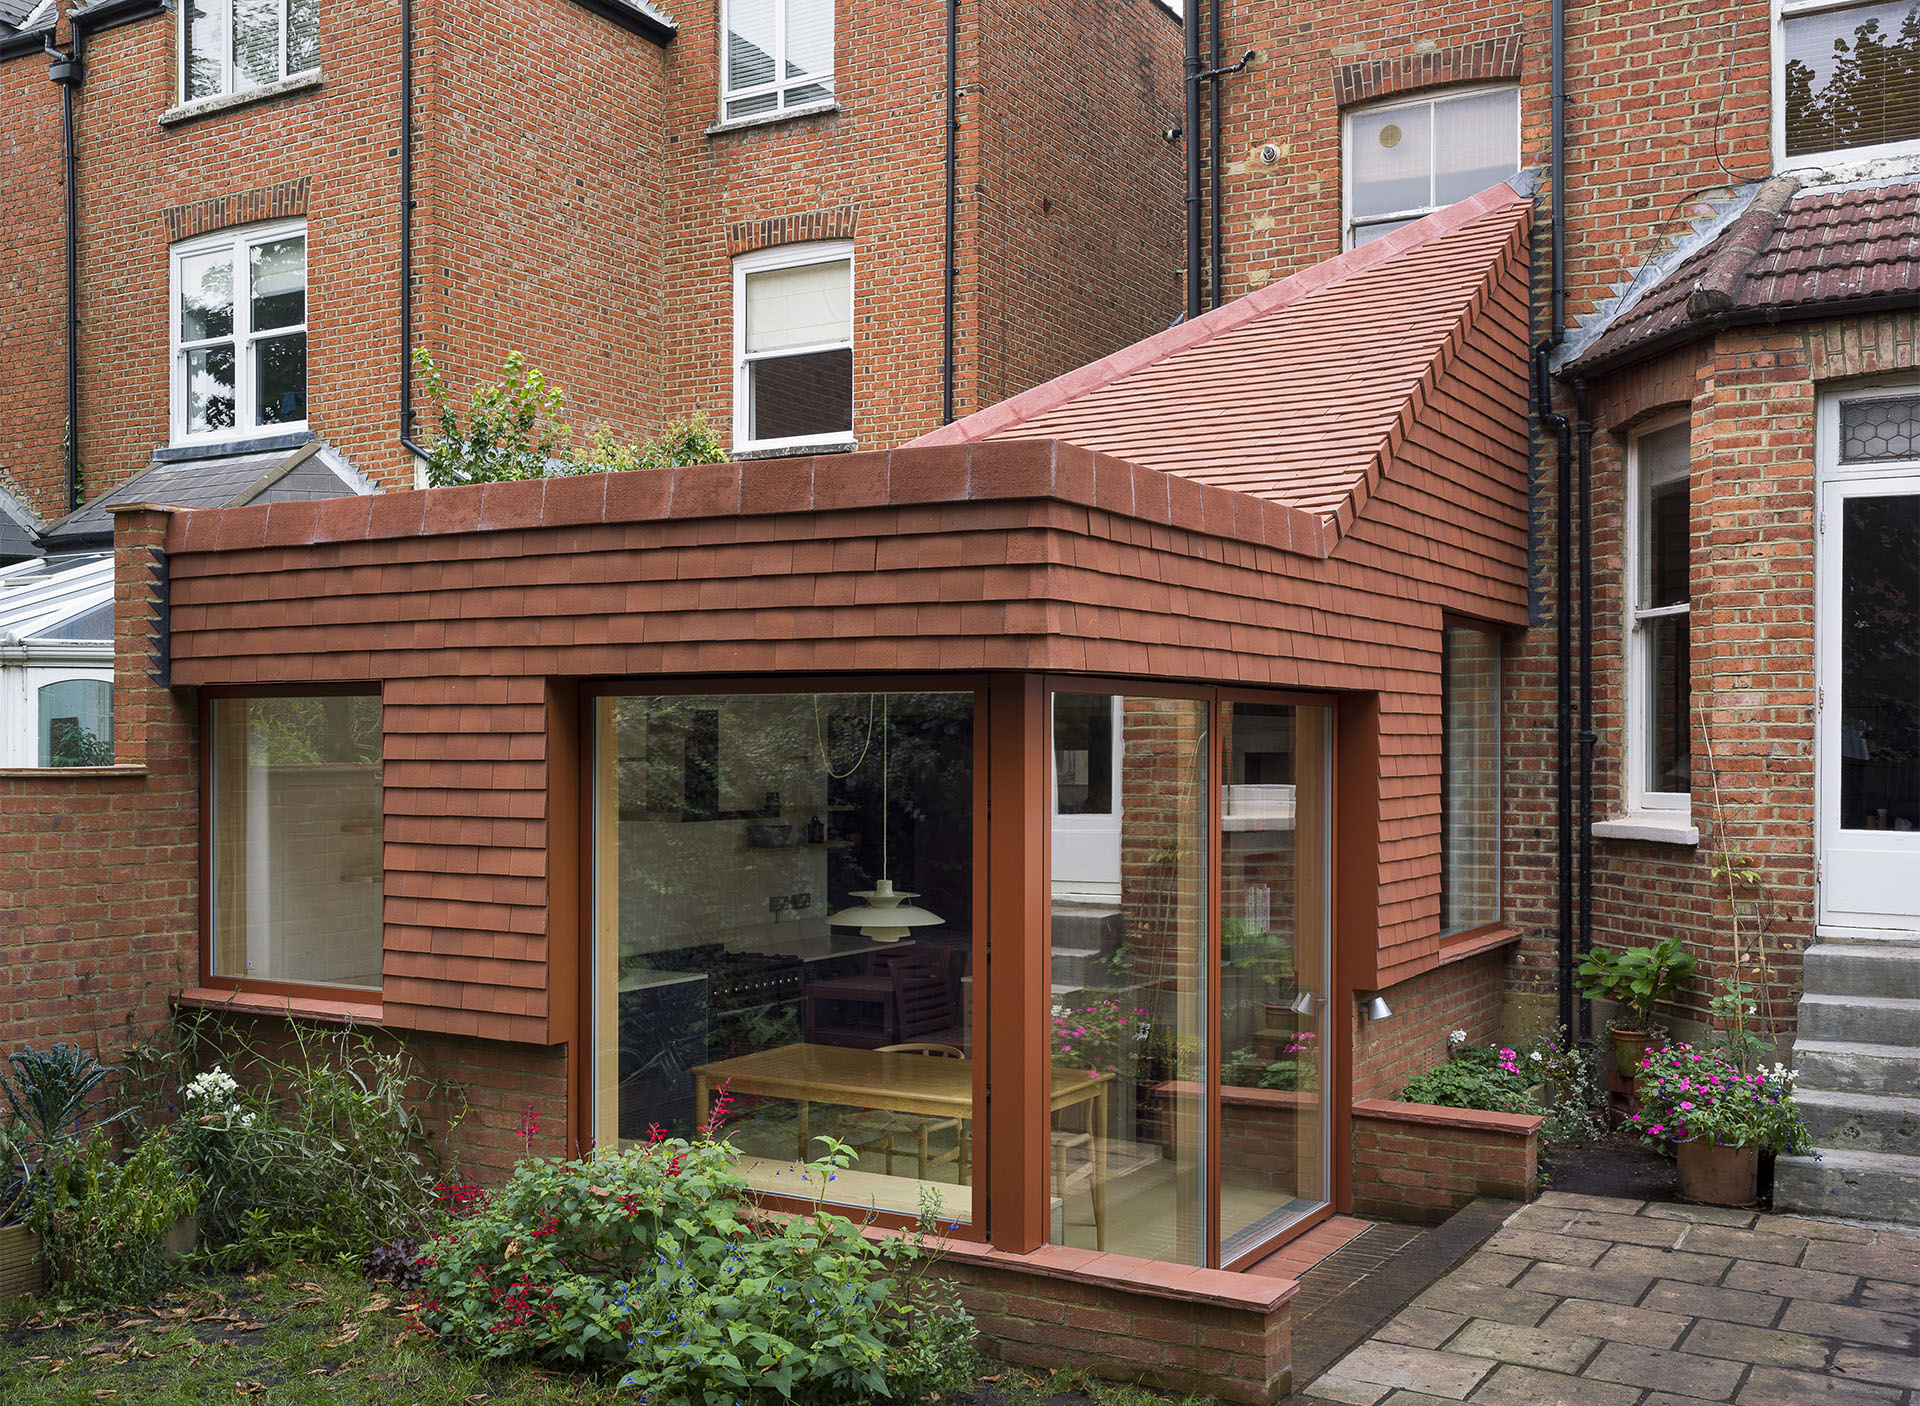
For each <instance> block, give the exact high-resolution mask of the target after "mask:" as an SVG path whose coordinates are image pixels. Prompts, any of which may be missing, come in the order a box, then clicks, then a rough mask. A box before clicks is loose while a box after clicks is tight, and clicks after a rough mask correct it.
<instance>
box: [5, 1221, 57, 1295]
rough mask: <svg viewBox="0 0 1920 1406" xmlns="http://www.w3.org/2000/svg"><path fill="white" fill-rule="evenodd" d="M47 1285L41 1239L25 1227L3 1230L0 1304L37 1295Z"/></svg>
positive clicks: (15, 1226) (9, 1227)
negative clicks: (41, 1262) (42, 1260)
mask: <svg viewBox="0 0 1920 1406" xmlns="http://www.w3.org/2000/svg"><path fill="white" fill-rule="evenodd" d="M45 1286H46V1275H45V1272H44V1271H43V1269H42V1268H41V1264H40V1237H39V1236H38V1235H35V1234H34V1233H33V1232H32V1231H31V1230H29V1229H27V1228H26V1227H25V1226H24V1225H9V1226H5V1227H0V1302H4V1301H6V1300H8V1299H16V1298H18V1297H20V1295H22V1294H37V1293H39V1292H40V1290H41V1289H42V1288H44V1287H45Z"/></svg>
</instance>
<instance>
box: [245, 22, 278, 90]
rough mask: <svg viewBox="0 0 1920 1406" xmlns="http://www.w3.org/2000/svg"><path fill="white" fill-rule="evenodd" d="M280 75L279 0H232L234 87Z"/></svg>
mask: <svg viewBox="0 0 1920 1406" xmlns="http://www.w3.org/2000/svg"><path fill="white" fill-rule="evenodd" d="M279 79H280V0H233V90H234V91H235V92H236V93H241V92H245V91H246V90H247V89H249V88H261V87H265V86H266V85H267V84H269V83H275V82H278V81H279Z"/></svg>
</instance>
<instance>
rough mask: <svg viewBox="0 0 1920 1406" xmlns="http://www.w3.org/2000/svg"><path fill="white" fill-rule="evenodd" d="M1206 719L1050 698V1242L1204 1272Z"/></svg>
mask: <svg viewBox="0 0 1920 1406" xmlns="http://www.w3.org/2000/svg"><path fill="white" fill-rule="evenodd" d="M1208 722H1209V705H1208V704H1207V703H1206V702H1205V701H1204V700H1201V699H1190V698H1149V697H1113V696H1110V695H1108V694H1104V693H1101V694H1093V693H1084V694H1082V693H1064V692H1063V693H1055V694H1054V695H1053V696H1052V724H1051V725H1052V727H1053V730H1054V744H1053V759H1054V765H1053V776H1052V778H1051V786H1052V789H1053V793H1054V794H1053V798H1052V802H1051V807H1050V808H1051V811H1052V814H1053V815H1054V817H1055V828H1054V833H1053V836H1052V853H1053V874H1052V880H1051V881H1052V884H1053V902H1052V905H1051V907H1052V932H1051V939H1052V980H1053V1017H1052V1019H1053V1031H1052V1081H1053V1082H1052V1118H1051V1126H1050V1130H1049V1131H1050V1144H1049V1148H1048V1154H1049V1157H1048V1160H1049V1167H1050V1181H1051V1212H1052V1234H1051V1236H1050V1238H1051V1239H1052V1241H1053V1242H1054V1243H1055V1244H1065V1245H1075V1246H1081V1247H1084V1248H1088V1249H1099V1250H1109V1251H1116V1252H1118V1253H1122V1254H1130V1255H1139V1256H1143V1257H1145V1258H1150V1259H1157V1260H1166V1261H1170V1262H1173V1263H1179V1264H1194V1265H1197V1264H1202V1263H1204V1262H1205V1257H1206V1254H1207V1247H1208V1243H1209V1226H1208V1219H1207V1218H1208V1215H1209V1207H1208V1201H1209V1198H1208V1195H1207V1189H1206V1188H1207V1167H1208V1161H1207V1159H1208V1131H1207V1126H1206V1109H1207V1098H1206V1089H1207V1074H1206V1070H1207V1067H1208V1060H1209V1049H1208V1039H1207V1031H1208V1025H1209V1016H1210V1010H1211V1002H1212V999H1213V997H1212V989H1211V981H1210V978H1209V967H1208V961H1207V953H1208V923H1209V913H1208V897H1209V890H1210V887H1211V879H1210V868H1209V866H1210V856H1209V830H1210V804H1209V791H1208V788H1209V786H1210V784H1211V782H1210V778H1209V771H1208V755H1209V754H1208ZM1115 734H1117V736H1116V735H1115ZM1109 759H1110V760H1109ZM1101 790H1104V791H1105V793H1106V794H1104V795H1096V792H1097V791H1101ZM1090 815H1099V816H1103V817H1112V818H1113V820H1114V821H1115V823H1114V824H1112V825H1111V826H1110V827H1108V828H1106V829H1105V830H1104V831H1098V830H1096V829H1095V828H1094V827H1091V826H1089V825H1086V824H1084V823H1079V822H1082V821H1084V819H1085V818H1086V817H1088V816H1090ZM1095 834H1100V835H1101V836H1102V838H1101V840H1100V843H1102V844H1104V845H1105V846H1106V847H1107V851H1108V852H1106V853H1103V854H1099V855H1095V854H1092V853H1090V849H1089V846H1090V845H1091V844H1092V843H1093V836H1094V835H1095ZM1090 873H1099V874H1102V875H1110V876H1112V878H1113V880H1114V883H1113V891H1112V892H1111V893H1110V895H1108V896H1105V897H1103V896H1102V890H1101V889H1100V888H1098V887H1093V886H1090V885H1089V884H1088V882H1087V876H1088V874H1090Z"/></svg>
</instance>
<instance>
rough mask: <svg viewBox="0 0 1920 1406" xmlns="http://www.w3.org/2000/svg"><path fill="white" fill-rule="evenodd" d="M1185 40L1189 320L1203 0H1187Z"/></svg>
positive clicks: (1194, 313) (1195, 258)
mask: <svg viewBox="0 0 1920 1406" xmlns="http://www.w3.org/2000/svg"><path fill="white" fill-rule="evenodd" d="M1180 29H1181V37H1182V38H1183V39H1184V40H1185V41H1186V71H1187V108H1186V117H1185V119H1184V120H1183V121H1182V123H1181V130H1182V131H1183V132H1184V133H1185V134H1186V138H1187V320H1188V321H1189V322H1191V321H1192V320H1193V319H1194V318H1196V317H1198V316H1200V309H1201V307H1202V301H1201V287H1200V0H1187V3H1186V8H1185V10H1184V11H1183V13H1182V15H1181V20H1180Z"/></svg>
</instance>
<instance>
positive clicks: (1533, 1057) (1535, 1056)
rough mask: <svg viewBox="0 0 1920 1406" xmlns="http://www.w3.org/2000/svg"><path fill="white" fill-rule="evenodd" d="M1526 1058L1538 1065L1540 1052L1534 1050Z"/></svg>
mask: <svg viewBox="0 0 1920 1406" xmlns="http://www.w3.org/2000/svg"><path fill="white" fill-rule="evenodd" d="M1527 1058H1528V1059H1530V1060H1532V1061H1533V1062H1534V1063H1535V1064H1538V1063H1539V1062H1540V1051H1538V1050H1535V1051H1534V1052H1533V1053H1532V1054H1530V1055H1528V1056H1527Z"/></svg>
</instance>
